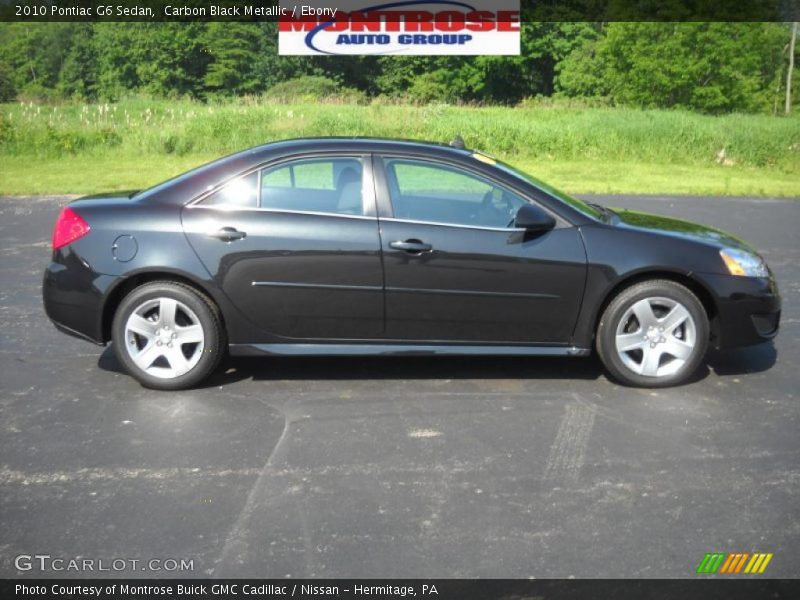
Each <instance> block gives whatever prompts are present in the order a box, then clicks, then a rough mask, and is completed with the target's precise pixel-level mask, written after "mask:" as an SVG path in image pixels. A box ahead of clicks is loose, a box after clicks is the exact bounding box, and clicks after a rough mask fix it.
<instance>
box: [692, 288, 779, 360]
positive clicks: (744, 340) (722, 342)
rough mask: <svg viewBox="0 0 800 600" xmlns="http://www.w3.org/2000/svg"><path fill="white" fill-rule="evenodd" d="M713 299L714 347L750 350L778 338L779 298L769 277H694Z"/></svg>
mask: <svg viewBox="0 0 800 600" xmlns="http://www.w3.org/2000/svg"><path fill="white" fill-rule="evenodd" d="M698 276H699V277H700V278H701V279H702V281H703V283H705V285H706V286H707V288H709V289H710V290H711V292H712V293H713V294H714V296H715V301H716V306H717V315H716V318H715V319H714V321H715V323H714V334H715V339H714V342H715V345H716V347H718V348H721V349H728V348H738V347H741V346H751V345H753V344H760V343H762V342H766V341H768V340H771V339H772V338H774V337H775V336H776V335H778V329H779V328H780V317H781V296H780V294H779V293H778V286H777V284H776V282H775V279H774V278H773V277H764V278H758V277H736V276H733V275H711V274H698Z"/></svg>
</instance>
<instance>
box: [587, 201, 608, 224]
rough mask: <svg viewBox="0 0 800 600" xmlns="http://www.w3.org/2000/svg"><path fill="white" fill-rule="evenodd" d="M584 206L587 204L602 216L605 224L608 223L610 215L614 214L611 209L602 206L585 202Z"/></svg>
mask: <svg viewBox="0 0 800 600" xmlns="http://www.w3.org/2000/svg"><path fill="white" fill-rule="evenodd" d="M586 204H588V205H589V206H591V207H592V208H593V209H595V210H596V211H597V212H599V213H600V214H601V215H602V216H603V220H604V221H606V222H608V221H610V220H611V217H612V215H613V214H614V212H613V211H612V210H611V209H608V208H606V207H605V206H603V205H602V204H596V203H594V202H587V203H586Z"/></svg>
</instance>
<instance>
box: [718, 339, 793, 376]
mask: <svg viewBox="0 0 800 600" xmlns="http://www.w3.org/2000/svg"><path fill="white" fill-rule="evenodd" d="M777 360H778V349H777V348H775V344H774V343H773V342H767V343H764V344H758V345H756V346H748V347H746V348H739V349H737V350H712V351H711V352H709V353H708V358H707V363H708V366H709V367H710V368H711V369H713V370H714V372H715V373H716V374H717V375H746V374H747V373H762V372H764V371H769V370H770V369H771V368H772V367H773V366H774V365H775V363H776V362H777Z"/></svg>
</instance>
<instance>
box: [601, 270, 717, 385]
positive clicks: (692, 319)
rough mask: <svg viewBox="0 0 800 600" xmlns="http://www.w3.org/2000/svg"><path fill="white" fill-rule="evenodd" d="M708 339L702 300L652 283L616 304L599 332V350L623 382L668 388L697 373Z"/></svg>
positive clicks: (669, 285) (624, 293) (676, 286)
mask: <svg viewBox="0 0 800 600" xmlns="http://www.w3.org/2000/svg"><path fill="white" fill-rule="evenodd" d="M708 337H709V324H708V316H707V315H706V312H705V309H704V308H703V305H702V304H701V303H700V301H699V300H698V299H697V296H695V295H694V293H692V291H691V290H689V289H688V288H686V287H685V286H683V285H680V284H679V283H676V282H674V281H668V280H651V281H644V282H641V283H638V284H635V285H633V286H631V287H629V288H626V289H625V290H623V291H622V292H620V293H619V294H618V295H617V296H616V297H615V298H613V299H612V300H611V302H610V303H609V305H608V307H607V308H606V310H605V312H604V313H603V316H602V317H601V319H600V324H599V325H598V328H597V350H598V353H599V355H600V358H601V360H602V361H603V364H604V365H605V366H606V368H607V369H608V371H609V372H610V373H611V375H612V376H613V377H614V378H615V379H617V380H618V381H620V382H621V383H624V384H627V385H634V386H639V387H665V386H670V385H677V384H680V383H683V382H685V381H686V380H687V379H688V378H689V377H690V376H691V375H692V374H693V373H694V372H695V371H696V370H697V368H698V367H699V365H700V363H701V362H702V360H703V358H704V357H705V354H706V349H707V348H708Z"/></svg>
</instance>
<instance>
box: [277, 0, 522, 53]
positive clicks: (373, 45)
mask: <svg viewBox="0 0 800 600" xmlns="http://www.w3.org/2000/svg"><path fill="white" fill-rule="evenodd" d="M281 6H282V7H284V8H285V9H286V10H285V14H286V15H287V16H285V17H282V18H281V20H280V21H279V22H278V51H279V54H281V55H285V56H286V55H295V56H297V55H303V56H326V55H328V56H329V55H349V56H352V55H386V56H392V55H394V56H410V55H434V54H435V55H462V56H476V55H512V54H519V51H520V47H519V45H520V41H519V34H520V13H519V0H498V1H496V2H490V1H487V0H479V1H472V2H470V1H469V0H466V1H464V2H461V1H458V0H453V1H449V0H441V1H435V2H431V1H427V2H423V1H418V0H397V1H394V2H392V1H386V0H384V1H381V0H355V1H353V0H347V1H343V2H340V3H338V4H337V5H335V6H334V5H330V4H328V5H326V6H310V5H305V6H301V5H292V4H288V3H281Z"/></svg>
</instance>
